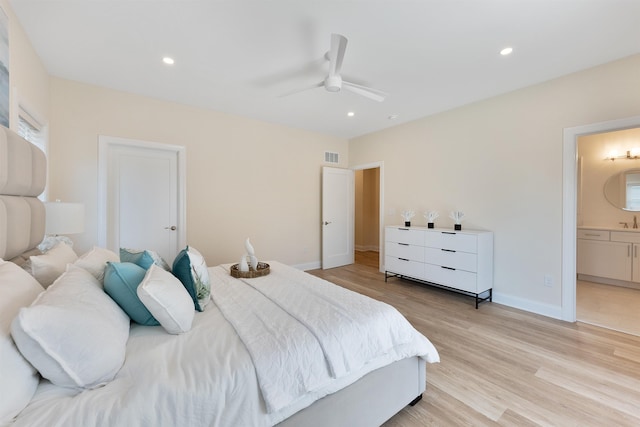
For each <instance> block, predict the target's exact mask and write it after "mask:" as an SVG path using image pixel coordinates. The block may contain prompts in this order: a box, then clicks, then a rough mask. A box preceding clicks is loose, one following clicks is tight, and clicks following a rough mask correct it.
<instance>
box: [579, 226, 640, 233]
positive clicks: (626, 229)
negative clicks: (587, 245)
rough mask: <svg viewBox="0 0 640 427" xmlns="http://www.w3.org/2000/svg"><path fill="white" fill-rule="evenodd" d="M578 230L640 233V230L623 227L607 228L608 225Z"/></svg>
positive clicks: (583, 227)
mask: <svg viewBox="0 0 640 427" xmlns="http://www.w3.org/2000/svg"><path fill="white" fill-rule="evenodd" d="M578 229H582V230H606V231H625V232H630V233H640V228H631V227H630V228H624V227H622V226H621V225H620V226H618V227H607V226H606V225H601V226H598V225H580V226H578Z"/></svg>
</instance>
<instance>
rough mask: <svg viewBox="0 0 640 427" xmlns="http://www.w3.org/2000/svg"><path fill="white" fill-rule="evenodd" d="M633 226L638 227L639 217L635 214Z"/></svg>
mask: <svg viewBox="0 0 640 427" xmlns="http://www.w3.org/2000/svg"><path fill="white" fill-rule="evenodd" d="M633 228H638V219H637V218H636V216H635V215H634V216H633Z"/></svg>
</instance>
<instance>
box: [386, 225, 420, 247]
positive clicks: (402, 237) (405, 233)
mask: <svg viewBox="0 0 640 427" xmlns="http://www.w3.org/2000/svg"><path fill="white" fill-rule="evenodd" d="M385 232H386V235H385V241H387V242H396V243H408V244H410V245H416V246H424V234H425V232H424V230H415V229H414V230H412V229H411V228H402V227H387V228H386V229H385Z"/></svg>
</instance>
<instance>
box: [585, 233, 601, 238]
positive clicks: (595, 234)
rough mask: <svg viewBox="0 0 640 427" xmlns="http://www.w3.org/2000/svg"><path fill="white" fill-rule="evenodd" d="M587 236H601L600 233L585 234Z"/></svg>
mask: <svg viewBox="0 0 640 427" xmlns="http://www.w3.org/2000/svg"><path fill="white" fill-rule="evenodd" d="M584 235H585V236H593V237H600V236H601V235H600V234H598V233H584Z"/></svg>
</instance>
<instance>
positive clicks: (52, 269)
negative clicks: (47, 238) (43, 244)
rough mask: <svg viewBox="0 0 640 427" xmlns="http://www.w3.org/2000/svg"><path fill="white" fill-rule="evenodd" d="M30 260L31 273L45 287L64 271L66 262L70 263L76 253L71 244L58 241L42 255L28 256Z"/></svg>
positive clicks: (76, 257)
mask: <svg viewBox="0 0 640 427" xmlns="http://www.w3.org/2000/svg"><path fill="white" fill-rule="evenodd" d="M29 259H30V260H31V274H32V275H33V277H35V278H36V280H37V281H38V282H40V284H41V285H42V286H44V287H45V288H46V287H48V286H49V285H51V284H52V283H53V281H54V280H56V279H57V278H58V277H60V275H61V274H62V273H64V271H65V268H66V267H67V264H72V263H73V262H75V260H77V259H78V255H76V253H75V252H74V251H73V249H72V248H71V246H69V245H67V244H66V243H64V242H60V243H58V244H57V245H55V246H54V247H53V248H52V249H50V250H49V251H48V252H47V253H45V254H44V255H37V256H31V257H29Z"/></svg>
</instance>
